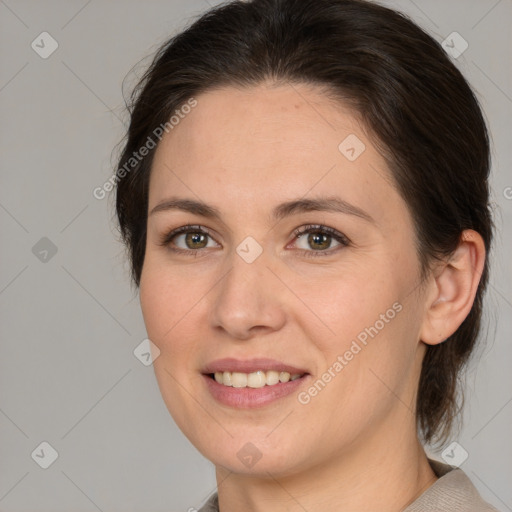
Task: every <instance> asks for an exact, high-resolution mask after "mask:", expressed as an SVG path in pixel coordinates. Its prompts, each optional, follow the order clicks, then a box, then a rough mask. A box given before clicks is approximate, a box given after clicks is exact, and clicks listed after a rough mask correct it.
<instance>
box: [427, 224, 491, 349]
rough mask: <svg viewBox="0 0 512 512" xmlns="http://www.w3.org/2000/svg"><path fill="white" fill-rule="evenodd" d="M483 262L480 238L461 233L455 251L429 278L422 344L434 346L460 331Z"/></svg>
mask: <svg viewBox="0 0 512 512" xmlns="http://www.w3.org/2000/svg"><path fill="white" fill-rule="evenodd" d="M485 258H486V253H485V244H484V241H483V239H482V237H481V235H480V234H479V233H477V232H476V231H474V230H472V229H469V230H465V231H463V233H462V234H461V237H460V242H459V245H458V247H457V249H456V250H455V251H454V253H453V254H452V255H451V257H450V258H449V259H448V260H447V261H446V262H444V263H443V264H441V265H440V267H438V271H437V272H436V275H435V276H432V277H431V280H432V282H431V285H432V286H431V288H430V289H431V292H430V293H429V294H428V297H427V300H426V305H425V306H426V309H425V315H424V319H423V325H422V328H421V331H420V340H421V341H423V342H424V343H426V344H428V345H437V344H439V343H442V342H443V341H446V339H448V338H449V337H450V336H451V335H452V334H453V333H454V332H455V331H456V330H457V329H458V328H459V326H460V324H461V323H462V322H463V321H464V319H465V318H466V317H467V316H468V314H469V312H470V311H471V307H472V306H473V302H474V300H475V295H476V292H477V289H478V284H479V282H480V277H481V275H482V271H483V268H484V264H485Z"/></svg>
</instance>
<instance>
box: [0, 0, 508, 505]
mask: <svg viewBox="0 0 512 512" xmlns="http://www.w3.org/2000/svg"><path fill="white" fill-rule="evenodd" d="M216 3H218V2H213V1H210V2H208V1H206V0H173V1H169V0H165V1H157V0H151V1H145V2H142V1H139V2H136V1H133V0H129V1H124V2H121V1H112V0H106V1H105V0H104V1H99V0H89V1H87V0H79V1H78V0H77V1H69V0H68V1H63V0H54V1H35V0H33V1H28V0H0V40H1V46H0V48H1V53H0V55H1V67H0V68H1V69H0V130H1V137H0V140H1V168H2V177H1V179H2V182H1V183H2V186H1V188H0V229H1V235H2V243H1V245H0V251H1V253H0V308H1V321H0V334H1V340H2V341H1V346H0V511H3V512H22V511H23V512H30V511H32V512H34V511H37V512H46V511H48V512H49V511H52V512H61V511H69V510H73V511H75V512H82V511H97V510H100V511H105V512H106V511H112V512H114V511H121V510H122V511H126V512H131V511H133V512H142V511H149V510H152V511H154V512H160V511H167V512H169V511H179V510H181V511H186V510H188V509H189V508H190V507H196V508H199V506H200V505H201V504H202V503H203V502H204V500H205V499H206V497H207V496H208V495H209V494H210V493H211V492H213V491H214V489H215V476H214V468H213V465H212V464H211V463H210V462H209V461H207V460H205V459H204V458H203V457H202V456H201V455H199V454H198V453H197V452H196V450H195V449H194V447H193V446H192V445H191V444H190V443H189V442H188V440H187V439H186V438H185V437H184V436H183V435H182V434H181V432H180V431H179V430H178V428H177V427H176V426H175V424H174V422H173V420H172V418H171V417H170V415H169V414H168V412H167V409H166V408H165V405H164V403H163V401H162V399H161V396H160V392H159V390H158V387H157V384H156V380H155V377H154V374H153V370H152V367H151V366H149V367H146V366H144V365H143V364H142V363H141V362H140V361H139V360H138V359H137V358H136V357H135V356H134V354H133V350H134V349H135V347H137V345H139V343H140V342H141V341H142V340H143V339H144V338H145V337H146V333H145V329H144V324H143V321H142V316H141V313H140V309H139V302H138V297H137V295H136V293H135V292H134V291H133V290H132V289H131V288H130V284H129V279H128V277H129V276H128V266H127V264H126V262H125V260H124V256H123V248H122V246H121V245H120V244H119V242H118V241H117V234H116V230H115V225H114V223H113V208H112V201H111V200H108V199H104V200H97V199H95V198H94V197H93V195H92V191H93V189H94V188H95V187H98V186H101V185H102V184H103V183H104V182H105V180H106V179H108V177H109V176H110V175H111V173H112V172H113V168H112V167H111V164H112V163H113V159H112V157H111V152H112V148H113V147H114V146H115V144H116V143H117V142H118V141H119V140H120V137H121V136H122V134H123V128H124V125H123V123H124V124H125V123H126V121H127V118H126V115H125V114H124V113H123V100H122V93H121V85H122V80H123V78H124V77H125V76H126V75H127V73H128V72H129V71H130V69H131V68H132V66H133V65H134V64H136V63H137V62H139V61H140V59H142V58H143V57H145V56H147V55H151V54H152V53H153V52H154V51H155V50H156V48H157V46H158V45H159V44H160V43H162V42H163V41H164V40H165V39H166V38H168V37H169V36H170V35H172V34H174V33H175V32H176V31H177V30H178V29H180V28H182V27H183V26H184V25H185V24H186V23H187V22H188V21H189V20H190V19H192V17H194V16H196V15H197V14H199V13H200V12H202V11H204V10H206V9H207V8H208V7H209V5H214V4H216ZM384 3H386V4H387V5H390V6H392V7H398V8H400V9H401V10H403V11H404V12H406V13H408V14H410V15H411V16H412V17H413V19H414V20H415V21H416V22H418V23H419V24H420V25H421V26H423V27H424V28H426V29H427V30H428V31H429V33H431V34H432V35H433V36H434V37H435V38H436V39H437V40H439V41H442V40H443V39H445V38H446V37H447V36H448V35H449V34H450V33H452V32H453V31H457V32H459V33H460V34H461V35H462V36H463V37H464V39H465V40H466V41H467V42H468V43H469V48H468V49H467V50H466V52H465V53H464V54H463V55H462V56H461V57H459V58H458V59H457V60H456V61H455V62H456V64H457V66H459V68H460V69H461V70H462V71H463V73H464V74H465V75H466V77H467V78H468V79H469V81H470V82H471V84H472V85H473V87H474V88H475V89H476V90H477V91H478V96H479V98H480V100H481V102H482V106H483V108H484V111H485V114H486V117H487V119H488V122H489V126H490V129H491V132H492V138H493V142H492V144H493V178H492V183H493V201H494V203H495V205H496V224H497V239H496V251H495V253H494V255H493V258H492V260H493V275H492V281H491V286H490V289H489V293H488V296H487V313H486V322H485V326H486V329H487V330H488V333H489V342H488V343H487V345H486V346H485V347H482V348H481V350H480V358H481V359H480V364H479V365H478V367H477V366H476V365H472V366H471V367H470V370H469V372H468V381H467V392H466V393H467V409H466V415H465V422H464V426H463V428H462V431H461V433H460V435H458V436H455V437H454V439H453V440H456V441H458V442H459V443H460V445H461V446H463V447H464V449H465V450H466V451H467V452H468V453H469V457H468V459H467V460H466V461H465V462H464V463H463V465H462V469H464V470H465V471H466V472H467V474H468V475H469V476H470V477H471V479H472V480H473V482H474V483H475V485H476V486H477V487H478V489H479V490H480V492H481V493H482V494H483V496H484V497H485V498H486V499H487V500H488V501H490V502H491V503H493V504H494V505H495V506H496V507H498V508H499V509H500V510H512V485H510V483H511V482H510V475H511V474H512V443H511V441H510V425H511V423H512V422H511V420H512V404H511V401H512V386H511V382H512V376H511V372H510V368H509V367H510V361H511V350H512V349H511V345H510V342H509V340H510V339H511V335H512V332H511V331H512V323H511V317H512V315H511V313H512V309H511V308H512V304H511V302H512V293H511V270H512V269H511V264H510V261H511V259H510V254H511V252H512V240H511V238H512V237H511V232H512V231H511V229H510V225H511V224H510V221H511V217H512V200H511V199H510V197H511V196H512V189H510V188H507V187H511V186H512V175H511V172H510V169H511V164H512V162H511V159H512V158H511V157H512V152H511V144H510V142H511V141H510V130H511V122H510V118H511V114H512V84H511V82H512V80H511V65H510V49H511V48H512V41H511V33H512V30H511V22H512V1H511V0H478V1H477V0H472V1H468V0H450V1H446V0H436V1H428V2H427V1H425V0H415V1H412V0H401V1H393V2H384ZM43 31H47V32H49V33H50V34H51V36H52V37H53V38H55V40H56V41H57V42H58V44H59V47H58V49H57V50H56V51H55V53H53V54H52V55H51V56H50V57H49V58H47V59H43V58H41V57H40V56H39V55H38V54H37V53H36V52H35V51H34V50H33V49H32V48H31V43H32V41H34V40H35V39H36V38H37V37H38V36H39V34H40V33H41V32H43ZM148 62H149V60H148V59H146V60H145V61H144V62H142V63H141V64H139V65H138V66H137V67H136V68H135V71H134V72H132V73H131V74H130V76H129V79H128V80H127V86H128V87H129V86H130V85H133V83H134V82H135V79H136V77H137V76H138V75H140V74H141V72H142V71H143V69H144V65H145V64H147V63H148ZM507 197H508V198H509V199H507ZM43 237H47V238H48V239H49V240H51V242H52V243H53V244H54V245H55V247H56V248H57V252H56V254H54V255H52V252H51V251H50V252H49V253H48V255H46V261H41V260H40V259H39V258H44V257H45V255H44V253H41V251H42V250H44V247H45V244H47V245H48V241H42V242H40V239H41V238H43ZM38 242H39V244H40V245H38V246H36V244H37V243H38ZM41 244H42V245H41ZM34 246H36V249H35V250H34V252H36V254H34V252H33V247H34ZM41 247H42V249H41ZM37 249H38V250H37ZM37 254H38V255H39V257H36V255H37ZM507 254H508V255H509V256H508V257H507V256H506V255H507ZM507 261H508V263H507ZM43 441H46V442H48V443H50V445H51V446H53V447H54V448H55V449H56V450H57V452H58V454H59V457H58V458H57V460H56V461H55V462H54V463H53V464H52V465H51V466H50V467H49V468H48V469H46V470H45V469H42V468H41V467H40V466H39V465H38V464H36V462H35V460H34V459H33V458H32V457H31V454H32V452H33V451H34V450H35V449H36V448H37V447H38V446H39V445H40V443H41V442H43ZM46 454H48V451H47V452H46ZM45 456H46V455H45ZM41 458H43V457H41Z"/></svg>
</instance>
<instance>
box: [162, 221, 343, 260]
mask: <svg viewBox="0 0 512 512" xmlns="http://www.w3.org/2000/svg"><path fill="white" fill-rule="evenodd" d="M187 233H196V234H197V233H201V234H204V235H207V236H209V237H210V238H212V239H213V237H212V236H211V235H210V233H209V232H208V231H207V230H205V229H204V228H203V227H202V226H200V225H197V224H196V225H192V224H187V225H186V226H181V227H179V228H176V229H173V230H172V231H170V232H169V233H165V234H164V235H163V236H162V237H161V239H160V241H159V245H161V246H164V247H169V249H170V250H171V251H173V252H175V253H179V254H187V255H188V256H193V257H197V256H198V255H199V253H200V252H201V251H203V249H181V248H179V247H178V248H176V247H172V248H171V247H170V245H171V242H172V240H173V239H174V238H175V237H177V236H178V235H181V234H187ZM309 233H317V234H323V235H329V236H331V237H332V238H334V240H336V241H337V242H339V243H340V245H339V246H338V247H336V248H334V249H328V250H325V251H313V250H311V251H306V250H304V249H302V250H301V249H299V250H300V251H301V252H302V255H303V256H305V257H307V258H316V257H322V256H329V255H331V254H332V253H334V252H337V251H338V250H340V249H342V248H344V247H347V246H348V245H349V244H350V240H349V239H348V238H347V237H346V236H345V235H343V234H342V233H340V232H339V231H336V230H335V229H333V228H330V227H328V226H323V225H322V224H307V225H305V226H301V227H300V228H297V229H295V230H294V231H293V234H294V235H295V237H296V238H299V237H301V236H302V235H306V234H309Z"/></svg>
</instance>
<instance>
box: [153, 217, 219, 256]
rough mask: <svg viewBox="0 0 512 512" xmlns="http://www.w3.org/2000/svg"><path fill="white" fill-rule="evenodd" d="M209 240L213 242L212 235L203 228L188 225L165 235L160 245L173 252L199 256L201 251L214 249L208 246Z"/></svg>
mask: <svg viewBox="0 0 512 512" xmlns="http://www.w3.org/2000/svg"><path fill="white" fill-rule="evenodd" d="M208 238H210V239H211V240H212V241H213V238H212V237H211V235H210V234H209V233H208V231H207V230H205V229H204V228H203V227H202V226H199V225H190V224H187V225H186V226H181V227H179V228H176V229H173V230H172V231H170V232H169V233H165V234H164V235H163V236H162V238H161V240H160V242H159V245H162V246H165V247H168V248H169V250H171V251H173V252H177V253H181V254H189V255H190V256H197V252H198V251H200V250H201V249H206V248H208V247H212V246H211V245H210V246H209V245H208ZM180 243H181V244H182V245H181V247H180V245H179V244H180ZM215 243H216V242H215ZM213 247H214V246H213Z"/></svg>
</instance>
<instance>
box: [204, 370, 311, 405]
mask: <svg viewBox="0 0 512 512" xmlns="http://www.w3.org/2000/svg"><path fill="white" fill-rule="evenodd" d="M308 377H309V375H304V376H303V377H300V378H298V379H295V380H289V381H288V382H280V383H279V384H274V385H273V386H263V387H262V388H248V387H247V388H234V387H231V386H224V385H223V384H219V383H218V382H217V381H216V380H215V379H212V378H211V377H209V376H208V375H203V378H204V379H205V380H206V385H207V387H208V390H209V391H210V393H211V395H212V396H213V398H215V400H217V401H218V402H220V403H221V404H224V405H228V406H230V407H237V408H240V409H251V408H254V407H263V406H264V405H267V404H270V403H272V402H274V401H275V400H278V399H279V398H283V397H285V396H288V395H290V394H292V393H293V392H294V391H296V390H297V388H299V387H300V386H302V384H304V381H305V380H306V379H307V378H308Z"/></svg>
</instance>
